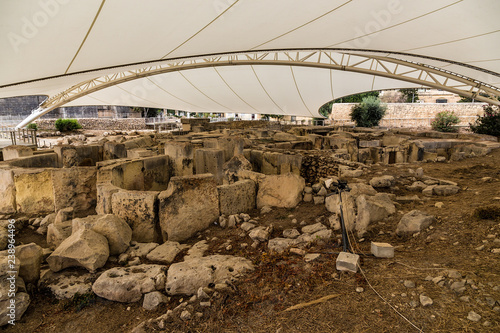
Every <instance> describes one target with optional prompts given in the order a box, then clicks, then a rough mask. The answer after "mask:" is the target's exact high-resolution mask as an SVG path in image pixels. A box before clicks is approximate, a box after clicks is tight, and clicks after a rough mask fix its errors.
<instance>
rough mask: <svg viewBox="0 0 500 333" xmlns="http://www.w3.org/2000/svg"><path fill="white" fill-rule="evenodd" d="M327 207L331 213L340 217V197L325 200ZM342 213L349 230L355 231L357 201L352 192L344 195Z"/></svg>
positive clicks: (334, 196) (330, 197) (333, 196)
mask: <svg viewBox="0 0 500 333" xmlns="http://www.w3.org/2000/svg"><path fill="white" fill-rule="evenodd" d="M325 207H326V209H327V210H328V211H329V212H332V213H335V214H337V215H339V216H340V200H339V196H338V195H331V196H329V197H326V198H325ZM342 212H343V214H344V223H345V227H346V229H347V230H353V228H354V222H355V220H356V199H355V196H354V195H353V191H351V192H343V193H342Z"/></svg>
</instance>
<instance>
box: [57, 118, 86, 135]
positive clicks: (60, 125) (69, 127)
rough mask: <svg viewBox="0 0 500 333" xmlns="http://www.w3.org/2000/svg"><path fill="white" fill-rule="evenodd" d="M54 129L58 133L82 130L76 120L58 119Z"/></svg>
mask: <svg viewBox="0 0 500 333" xmlns="http://www.w3.org/2000/svg"><path fill="white" fill-rule="evenodd" d="M55 125H56V129H57V130H58V131H59V132H68V131H74V130H77V129H80V128H82V126H81V125H80V123H79V122H78V120H76V119H62V118H59V119H57V120H56V124H55Z"/></svg>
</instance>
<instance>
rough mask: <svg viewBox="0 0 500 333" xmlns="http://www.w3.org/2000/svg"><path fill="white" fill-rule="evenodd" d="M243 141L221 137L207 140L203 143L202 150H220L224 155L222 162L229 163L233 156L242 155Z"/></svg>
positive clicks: (236, 138) (238, 138)
mask: <svg viewBox="0 0 500 333" xmlns="http://www.w3.org/2000/svg"><path fill="white" fill-rule="evenodd" d="M243 146H244V140H243V139H242V138H240V137H222V138H217V139H208V140H205V141H204V142H203V147H204V148H213V149H220V150H222V151H223V154H224V162H227V161H229V160H230V159H231V158H232V157H233V156H236V155H241V154H243Z"/></svg>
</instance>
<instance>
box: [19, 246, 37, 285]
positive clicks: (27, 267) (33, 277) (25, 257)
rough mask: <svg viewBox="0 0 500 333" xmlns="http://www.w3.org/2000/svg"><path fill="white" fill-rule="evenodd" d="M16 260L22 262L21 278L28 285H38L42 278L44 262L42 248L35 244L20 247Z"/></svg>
mask: <svg viewBox="0 0 500 333" xmlns="http://www.w3.org/2000/svg"><path fill="white" fill-rule="evenodd" d="M16 258H18V259H19V260H20V261H21V266H20V268H19V276H20V277H21V278H23V280H24V282H26V283H36V281H38V279H39V278H40V265H41V264H42V261H43V250H42V248H41V247H40V246H38V245H36V244H35V243H30V244H26V245H21V246H18V247H17V248H16Z"/></svg>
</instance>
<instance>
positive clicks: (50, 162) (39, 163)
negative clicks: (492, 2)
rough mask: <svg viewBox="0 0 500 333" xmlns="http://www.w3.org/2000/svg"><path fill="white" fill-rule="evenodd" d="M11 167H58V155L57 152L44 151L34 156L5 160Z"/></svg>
mask: <svg viewBox="0 0 500 333" xmlns="http://www.w3.org/2000/svg"><path fill="white" fill-rule="evenodd" d="M5 163H6V164H7V165H10V166H11V167H13V168H14V167H17V168H57V166H58V163H57V155H56V154H55V153H43V154H36V155H33V156H24V157H19V158H18V159H15V160H10V161H7V162H5Z"/></svg>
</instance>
